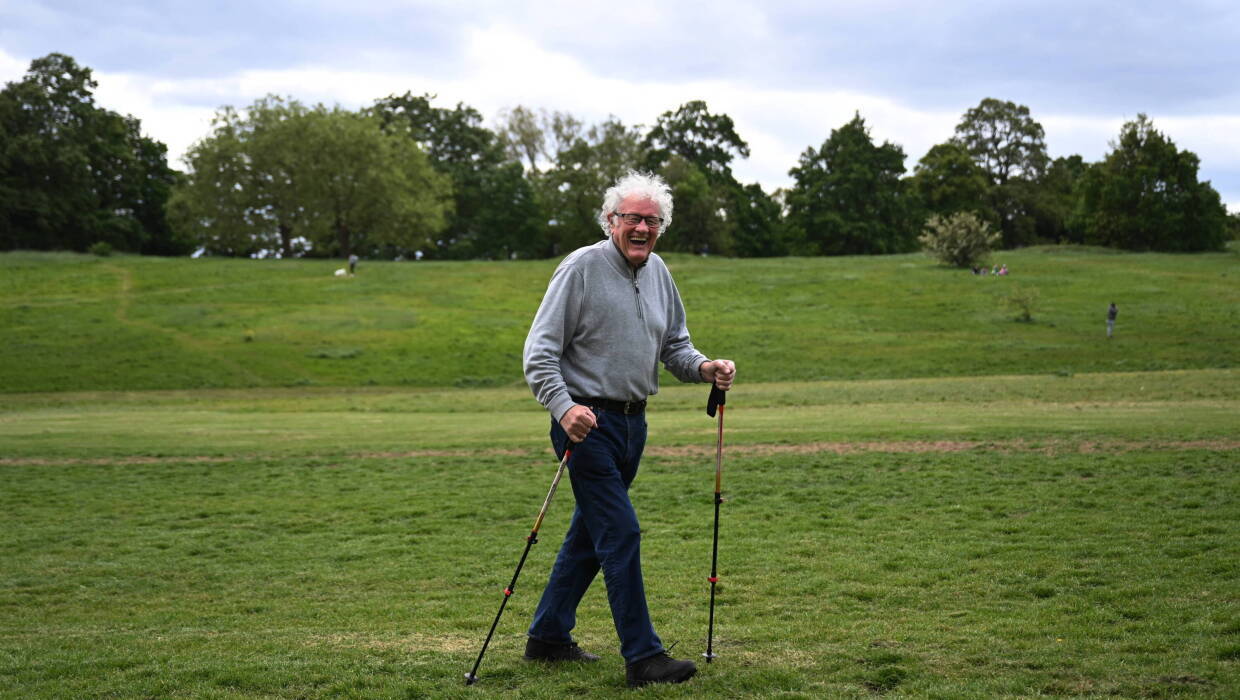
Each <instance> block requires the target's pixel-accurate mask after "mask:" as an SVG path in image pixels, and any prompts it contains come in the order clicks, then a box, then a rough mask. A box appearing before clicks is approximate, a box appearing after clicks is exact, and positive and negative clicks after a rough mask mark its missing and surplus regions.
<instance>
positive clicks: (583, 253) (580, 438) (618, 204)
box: [524, 172, 736, 687]
mask: <svg viewBox="0 0 1240 700" xmlns="http://www.w3.org/2000/svg"><path fill="white" fill-rule="evenodd" d="M598 221H599V224H600V225H601V226H602V229H603V233H604V235H605V236H607V238H606V239H605V240H603V241H600V242H598V243H596V244H594V245H590V246H586V247H584V248H580V249H578V250H576V251H574V252H573V253H572V254H570V255H569V256H568V257H566V258H564V260H563V262H561V263H560V265H559V267H557V268H556V270H555V273H554V274H553V275H552V276H551V282H550V284H549V285H548V286H547V293H546V295H545V296H544V297H543V300H542V304H541V305H540V306H539V307H538V313H537V314H536V315H535V317H534V323H533V325H532V326H531V327H530V332H529V335H528V336H527V337H526V340H525V353H524V354H525V378H526V381H528V382H529V385H530V388H531V389H532V390H533V391H534V395H535V396H536V397H537V398H538V401H539V402H540V403H542V405H543V406H545V407H546V408H547V410H548V411H549V412H550V413H551V444H552V446H553V447H554V449H555V451H556V454H557V456H562V455H563V454H564V450H565V449H566V448H567V447H568V446H569V442H570V441H572V442H573V443H576V444H575V446H574V447H573V454H572V457H571V458H570V459H569V464H568V471H569V478H570V480H571V482H572V487H573V495H574V496H575V497H576V500H577V507H576V509H575V510H574V512H573V517H572V522H571V523H570V524H569V527H568V533H567V534H566V535H565V537H564V543H563V545H562V546H561V547H560V553H559V556H558V557H557V558H556V562H555V567H554V568H553V569H552V572H551V578H550V580H549V581H548V582H547V588H546V589H545V590H544V591H543V596H542V600H541V601H540V602H539V604H538V609H537V611H536V612H535V613H534V621H533V623H532V624H531V625H530V629H529V640H528V642H527V643H526V648H525V658H527V659H530V660H535V659H539V660H548V661H597V660H598V658H599V657H598V656H595V655H594V654H591V653H589V652H586V651H584V650H582V649H581V648H579V647H578V646H577V644H576V643H575V642H574V641H573V638H572V635H571V632H572V629H573V627H574V626H575V625H576V611H577V604H578V603H579V602H580V601H581V597H582V596H583V595H584V594H585V592H586V589H587V588H588V587H589V586H590V583H591V581H593V580H594V577H595V574H597V573H598V571H599V569H600V568H601V569H602V571H603V580H604V582H605V583H606V585H607V600H608V602H609V603H610V605H611V615H612V618H613V620H614V621H615V625H616V633H617V634H618V635H619V637H620V653H621V655H622V656H623V657H624V660H625V664H626V674H625V675H626V677H627V681H628V684H629V685H630V686H633V687H637V686H643V685H647V684H649V683H680V682H682V681H685V680H688V679H689V678H690V677H691V676H693V674H694V673H696V672H697V667H696V666H695V665H694V664H693V662H692V661H687V660H677V659H673V658H672V657H671V656H670V655H668V654H667V652H666V650H665V649H664V647H663V643H662V642H661V641H660V639H659V636H658V635H657V634H656V633H655V631H654V626H653V624H652V623H651V621H650V613H649V611H648V610H647V607H646V590H645V586H644V583H643V581H642V570H641V555H640V542H641V528H640V527H639V526H638V523H637V514H636V512H635V511H634V509H633V504H632V502H631V501H630V500H629V495H628V489H629V485H630V484H631V483H632V482H633V478H634V477H635V476H636V475H637V465H638V462H639V461H640V460H641V456H642V449H643V447H644V446H645V443H646V416H645V407H646V398H647V397H648V396H649V395H651V394H654V393H656V392H657V391H658V390H659V362H660V361H661V362H662V363H663V366H664V367H666V368H667V369H668V371H669V372H671V373H672V374H673V375H675V376H676V378H677V379H680V380H681V381H683V382H714V383H715V384H716V385H718V386H719V388H721V389H724V390H727V389H729V388H730V387H731V386H732V380H733V377H734V376H735V373H736V366H735V365H734V364H733V363H732V362H731V361H729V360H709V359H707V357H706V356H705V355H703V354H702V353H700V352H698V351H697V349H696V348H694V347H693V344H692V343H691V342H690V340H689V332H688V330H687V329H686V327H685V310H684V305H683V304H682V303H681V301H680V294H679V292H677V290H676V285H675V283H673V282H672V276H671V274H670V273H669V272H668V269H667V266H666V265H664V263H663V260H662V259H661V258H659V256H657V255H655V254H654V247H655V244H656V243H657V242H658V240H659V236H660V235H662V234H663V232H664V231H666V230H667V227H668V225H670V224H671V221H672V195H671V191H670V189H669V188H668V186H667V183H665V182H664V181H663V180H662V179H661V178H659V177H658V176H657V175H650V174H645V173H635V172H629V173H628V174H627V175H625V176H624V177H622V178H620V179H619V180H618V181H617V182H616V184H615V185H614V186H613V187H611V188H610V189H608V190H607V193H606V194H605V196H604V198H603V206H602V208H601V210H600V211H599V215H598Z"/></svg>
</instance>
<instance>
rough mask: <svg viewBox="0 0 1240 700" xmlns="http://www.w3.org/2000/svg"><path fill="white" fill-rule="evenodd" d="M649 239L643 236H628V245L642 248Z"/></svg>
mask: <svg viewBox="0 0 1240 700" xmlns="http://www.w3.org/2000/svg"><path fill="white" fill-rule="evenodd" d="M649 240H650V239H649V238H647V237H645V236H629V245H634V246H638V247H640V246H644V245H646V243H647V242H648V241H649Z"/></svg>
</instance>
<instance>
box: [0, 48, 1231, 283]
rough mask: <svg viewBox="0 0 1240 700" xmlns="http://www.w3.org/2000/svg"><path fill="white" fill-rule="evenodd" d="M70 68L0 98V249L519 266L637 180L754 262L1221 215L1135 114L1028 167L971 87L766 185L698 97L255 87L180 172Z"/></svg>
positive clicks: (1208, 192) (1024, 115)
mask: <svg viewBox="0 0 1240 700" xmlns="http://www.w3.org/2000/svg"><path fill="white" fill-rule="evenodd" d="M95 87H96V83H95V81H94V80H93V79H92V77H91V70H90V69H89V68H87V67H84V66H80V65H78V64H77V63H76V61H74V59H72V58H71V57H69V56H65V55H63V54H50V55H48V56H46V57H43V58H40V59H36V60H34V61H33V62H32V63H31V66H30V70H29V71H28V72H27V74H26V75H25V77H24V78H23V79H21V80H18V81H15V82H11V83H8V84H7V85H6V86H5V88H4V90H3V91H0V129H2V131H0V134H2V135H3V143H2V145H0V250H12V249H19V248H20V249H64V250H86V249H88V248H89V247H90V246H92V245H99V244H106V245H107V246H110V247H114V248H116V249H120V250H124V251H131V252H136V253H144V254H159V255H179V254H188V253H190V252H193V251H200V252H202V253H205V254H210V255H229V256H253V255H279V256H284V257H288V256H314V257H329V256H332V257H334V256H347V255H350V254H357V255H360V256H363V257H382V258H399V257H410V256H414V255H419V256H424V257H428V258H439V259H508V258H514V257H521V258H540V257H551V256H556V255H560V254H563V253H565V252H567V251H569V250H572V249H573V248H575V247H577V246H580V245H583V244H585V243H589V242H592V241H594V240H597V239H598V238H599V236H600V233H601V232H600V231H599V228H598V224H597V222H596V220H595V215H596V211H595V208H596V207H597V206H598V202H599V201H600V197H601V194H602V192H603V190H604V189H605V188H606V187H607V186H608V184H609V183H611V182H612V181H613V180H614V179H615V178H616V177H617V176H618V175H619V174H620V173H621V172H622V171H624V170H626V169H628V168H633V167H636V168H640V169H644V170H649V171H653V172H658V173H660V174H661V175H663V177H664V178H665V179H666V180H667V181H668V183H669V184H670V185H671V187H672V189H673V194H674V197H675V202H676V210H675V225H674V230H673V232H672V235H669V236H668V237H667V238H666V239H665V240H664V241H662V242H661V247H662V248H664V249H668V250H678V251H686V252H695V253H697V252H709V253H712V254H721V255H731V256H743V257H762V256H782V255H856V254H884V253H900V252H907V251H912V250H916V249H917V248H918V247H919V245H920V244H919V241H918V236H919V234H921V233H922V231H923V230H924V229H925V228H926V225H927V221H928V220H931V219H932V217H939V218H940V219H941V218H943V217H947V216H950V215H954V214H958V213H962V212H968V213H970V214H971V215H972V216H974V217H976V219H977V220H978V221H980V222H982V223H984V224H985V225H987V226H989V227H990V228H992V229H993V230H994V231H995V232H997V233H998V234H999V241H1000V245H1001V246H1002V247H1005V248H1014V247H1020V246H1026V245H1031V244H1037V243H1046V242H1050V243H1083V244H1092V245H1102V246H1111V247H1116V248H1123V249H1128V250H1164V251H1199V250H1217V249H1219V248H1221V247H1222V246H1223V245H1224V243H1225V242H1226V241H1227V240H1228V239H1229V238H1231V237H1233V236H1235V235H1236V232H1237V229H1240V215H1231V216H1228V214H1227V211H1226V209H1225V208H1224V206H1223V204H1222V202H1221V199H1220V197H1219V195H1218V193H1217V192H1216V191H1215V190H1214V188H1213V187H1212V186H1211V185H1210V183H1209V182H1203V181H1200V180H1199V179H1198V169H1199V165H1200V161H1199V159H1198V157H1197V156H1196V155H1195V154H1194V153H1192V152H1191V151H1187V150H1181V149H1179V148H1177V147H1176V145H1175V144H1174V143H1173V142H1172V141H1171V139H1169V138H1168V137H1167V136H1166V135H1165V134H1163V133H1162V132H1160V131H1158V130H1157V129H1156V128H1155V127H1154V125H1153V122H1151V121H1150V119H1149V118H1148V117H1146V116H1145V115H1139V116H1138V117H1137V118H1136V119H1135V120H1132V121H1129V122H1127V123H1125V124H1124V126H1123V127H1122V128H1121V130H1120V133H1119V135H1118V136H1117V138H1116V139H1115V140H1114V141H1113V142H1112V143H1111V144H1110V146H1111V150H1110V151H1109V152H1108V153H1107V154H1106V156H1105V157H1104V158H1103V159H1102V160H1101V161H1099V162H1096V163H1087V162H1085V161H1084V159H1083V158H1082V157H1081V156H1079V155H1074V156H1069V157H1065V158H1055V159H1051V158H1050V157H1049V156H1048V155H1047V150H1046V144H1045V141H1044V130H1043V128H1042V126H1041V124H1039V123H1038V122H1037V121H1036V120H1035V119H1034V118H1033V116H1032V115H1031V114H1030V111H1029V108H1028V107H1026V106H1024V105H1018V104H1014V103H1012V102H1008V101H1002V100H998V99H993V98H986V99H984V100H982V101H981V102H980V103H979V104H978V105H977V106H976V107H974V108H971V109H969V110H968V111H966V112H965V113H964V115H962V117H961V120H960V122H959V123H958V124H957V126H956V128H955V133H954V134H953V135H952V136H951V138H949V139H947V140H946V141H944V142H943V143H940V144H937V145H935V146H933V147H932V148H930V149H929V151H928V152H927V153H926V154H925V155H924V156H923V157H922V158H921V159H920V160H919V161H918V162H917V163H916V165H915V166H914V167H913V170H912V172H908V171H907V170H906V168H905V165H904V164H905V161H906V154H905V152H904V150H903V148H902V147H901V146H899V145H898V144H893V143H890V142H886V141H884V142H883V143H881V144H880V143H876V142H875V140H874V139H873V138H872V136H871V135H870V130H869V128H868V127H867V126H866V123H865V120H864V119H863V118H862V116H861V115H860V114H859V113H858V114H856V115H855V116H854V117H853V118H852V119H851V120H850V121H848V122H847V123H845V124H843V125H841V126H839V127H838V128H835V129H832V130H831V132H830V134H829V136H828V137H827V138H826V140H825V141H823V143H822V144H821V145H820V146H817V147H809V148H806V150H805V151H804V152H803V153H802V154H801V156H800V158H799V159H798V161H797V163H796V164H795V165H793V166H792V168H791V169H790V171H789V174H790V175H791V176H792V179H793V184H792V185H791V186H790V187H788V188H786V189H781V190H777V191H775V192H773V193H768V192H766V191H764V190H763V189H762V187H760V186H759V185H758V184H756V183H752V184H742V183H740V182H739V181H738V180H737V179H736V177H735V176H734V175H733V173H732V167H731V166H732V163H733V161H734V160H735V159H736V158H745V157H748V155H749V145H748V144H747V143H746V142H745V140H744V139H743V138H742V137H741V136H740V135H739V134H738V133H737V131H736V128H735V124H734V123H733V121H732V119H731V118H730V117H728V116H727V115H726V114H719V113H713V112H711V111H710V109H709V108H708V106H707V105H706V103H705V102H703V101H700V100H695V101H690V102H686V103H685V104H682V105H680V106H679V107H678V108H676V109H675V110H671V111H667V112H664V113H663V114H662V115H660V116H659V117H658V119H657V120H656V122H655V124H654V125H653V126H651V127H649V128H644V127H641V126H629V125H625V124H623V123H622V122H621V121H620V120H618V119H616V118H615V117H610V118H608V119H606V120H604V121H602V122H600V123H596V124H587V123H585V122H583V121H581V120H580V119H578V118H577V117H575V116H573V115H571V114H568V113H565V112H549V111H546V110H535V109H532V108H529V107H525V106H517V107H514V108H511V109H508V110H505V111H504V112H502V113H501V114H500V115H499V117H498V119H497V120H496V123H495V126H494V128H488V127H487V126H485V125H484V121H483V118H482V115H481V114H480V113H479V112H478V111H477V110H476V109H474V108H472V107H469V106H468V105H465V104H462V103H458V104H457V105H455V106H450V107H449V106H442V105H437V104H436V103H435V100H436V98H435V96H433V95H416V94H414V93H411V92H409V93H405V94H404V95H391V96H388V97H385V98H382V99H378V100H376V101H375V102H374V104H372V105H370V106H368V107H365V108H363V109H359V110H346V109H342V108H340V107H331V108H328V107H325V106H323V105H321V104H320V105H313V106H310V105H305V104H302V103H300V102H298V101H296V100H292V99H285V98H281V97H276V96H268V97H265V98H262V99H260V100H257V101H256V102H254V103H253V104H251V105H249V106H248V107H246V108H244V109H243V110H237V109H235V108H233V107H224V108H222V109H220V110H219V111H218V112H217V113H216V115H215V118H214V120H213V123H212V125H211V128H210V131H209V133H207V134H206V135H204V136H203V137H202V138H201V139H200V140H199V141H197V142H196V143H195V144H194V145H193V146H192V147H191V148H190V149H189V151H188V152H187V154H186V162H187V164H188V166H189V169H188V172H185V173H181V172H178V171H176V170H174V169H172V168H171V167H169V165H168V163H167V148H166V147H165V146H164V145H163V144H161V143H159V142H158V141H155V140H153V139H150V138H149V137H145V136H143V135H142V134H141V131H140V123H139V121H138V120H137V119H135V118H133V117H132V116H121V115H118V114H116V113H114V112H111V111H109V110H106V109H103V108H101V107H99V106H98V105H96V104H95V102H94V98H93V90H94V88H95Z"/></svg>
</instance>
